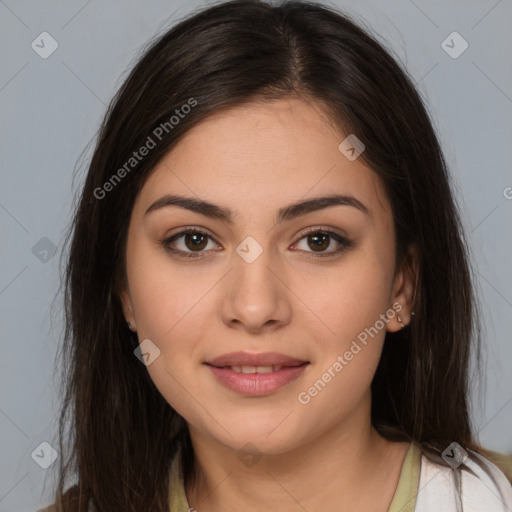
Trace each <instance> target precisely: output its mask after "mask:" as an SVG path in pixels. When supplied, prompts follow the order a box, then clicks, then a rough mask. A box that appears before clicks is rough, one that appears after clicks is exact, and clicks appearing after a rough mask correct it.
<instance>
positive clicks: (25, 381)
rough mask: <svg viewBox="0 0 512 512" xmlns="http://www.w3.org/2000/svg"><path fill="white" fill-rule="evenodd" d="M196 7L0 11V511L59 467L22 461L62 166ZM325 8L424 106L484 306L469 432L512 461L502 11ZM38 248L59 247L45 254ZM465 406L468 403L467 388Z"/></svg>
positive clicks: (37, 389)
mask: <svg viewBox="0 0 512 512" xmlns="http://www.w3.org/2000/svg"><path fill="white" fill-rule="evenodd" d="M206 5H207V3H206V2H197V1H195V2H190V1H187V2H178V1H176V0H172V1H164V0H152V1H146V2H142V0H139V1H136V0H127V1H126V0H125V1H124V2H121V1H120V0H115V1H113V0H109V1H108V2H106V1H104V2H101V3H100V2H98V1H97V0H96V1H95V0H89V1H83V0H76V1H68V2H66V3H65V5H64V3H63V2H56V1H44V2H41V1H35V0H31V1H15V0H5V1H3V0H0V43H1V50H0V52H1V53H0V55H1V57H0V58H1V65H0V109H1V124H0V127H1V134H0V144H1V147H0V149H1V151H0V162H1V184H2V186H1V189H0V226H1V233H2V240H3V243H2V246H1V247H2V249H1V258H2V259H1V266H0V315H1V322H2V323H1V326H2V328H1V340H2V352H3V357H2V358H1V359H0V375H1V378H2V386H1V388H0V433H1V435H0V454H1V455H0V512H6V511H9V512H14V511H32V510H35V509H36V508H37V507H39V506H42V505H44V504H48V503H49V502H50V498H49V494H48V493H49V491H50V486H51V482H52V480H51V478H52V476H51V475H52V469H53V468H55V466H56V465H57V464H54V465H53V466H51V467H50V469H47V470H44V469H42V468H40V467H39V465H37V464H36V463H35V462H34V460H33V459H32V457H31V454H32V453H33V452H34V450H36V448H37V447H38V446H39V445H40V443H41V442H43V441H47V442H49V443H50V444H53V445H54V446H56V445H55V442H54V441H55V434H56V420H57V410H58V409H57V406H58V398H59V394H58V392H57V390H56V387H55V386H56V385H57V384H58V383H57V382H56V380H57V379H56V378H54V376H53V370H54V368H53V366H54V357H55V353H56V348H57V343H58V341H59V338H60V336H61V329H62V322H61V317H60V310H61V308H60V304H57V306H56V310H57V314H56V317H55V319H54V321H53V322H52V321H51V315H50V313H51V310H50V306H51V303H52V299H53V298H54V296H55V294H56V293H57V290H58V286H59V265H58V258H59V256H60V250H61V248H62V242H63V235H64V229H65V228H66V227H67V224H68V220H69V215H70V206H71V199H72V192H73V191H74V188H73V182H72V173H73V168H74V167H75V165H76V163H77V159H78V157H79V155H80V153H81V152H82V150H83V149H84V148H85V147H86V145H87V143H88V142H89V141H90V139H91V138H92V137H93V136H94V135H95V133H96V130H97V129H98V127H99V123H100V121H101V119H102V116H103V113H104V111H105V106H106V104H107V103H108V101H109V100H110V98H111V97H112V95H113V94H114V92H115V91H116V89H117V87H118V86H119V85H120V84H121V78H122V75H123V73H124V72H125V71H126V69H127V68H128V67H129V66H130V64H132V63H133V59H134V58H135V57H136V56H137V54H138V51H139V50H140V49H141V48H142V46H143V44H144V43H145V42H146V41H147V40H148V39H149V38H150V37H152V36H153V35H154V34H155V33H156V32H158V31H162V30H163V29H165V28H166V27H168V26H169V25H170V24H171V23H172V22H173V21H174V20H177V19H178V18H181V17H183V16H186V15H187V14H188V13H189V12H190V11H191V10H192V9H194V8H196V7H200V6H206ZM332 5H336V6H339V7H341V8H343V9H346V10H347V11H348V12H350V13H353V14H355V15H356V17H358V18H360V19H361V20H366V23H367V24H368V26H369V27H371V29H372V30H373V31H374V32H376V33H377V34H378V35H379V37H380V38H381V40H384V41H385V42H387V43H386V44H387V46H388V47H391V48H392V49H393V50H394V52H395V53H396V55H397V56H398V57H399V58H400V59H401V60H402V62H404V64H405V66H406V67H407V69H408V70H409V72H410V73H411V75H412V76H413V77H414V79H415V81H416V82H417V84H418V87H419V88H420V91H421V93H422V94H423V95H424V96H425V98H426V99H427V102H428V104H429V105H430V109H431V112H432V117H433V120H434V123H435V125H436V128H437V130H438V132H439V134H440V137H441V140H442V144H443V147H444V150H445V152H446V157H447V160H448V163H449V165H450V168H451V170H452V173H453V181H454V186H455V188H456V193H457V197H458V201H459V202H460V206H461V210H462V215H463V218H464V224H465V227H466V229H467V231H468V233H469V234H470V236H469V239H470V242H471V246H472V250H473V254H474V262H475V266H476V268H477V271H478V273H477V276H478V282H477V283H476V284H477V286H478V287H479V290H480V293H481V297H482V314H483V317H484V320H485V328H486V331H485V334H486V368H487V371H486V381H487V383H486V387H485V389H484V390H483V393H482V398H483V400H482V403H483V405H482V407H479V408H477V409H476V410H475V415H474V421H475V424H476V426H477V430H478V431H479V437H480V441H481V442H482V443H483V444H484V445H485V446H487V447H488V448H490V449H494V450H499V451H503V452H508V453H512V435H511V432H512V429H511V424H512V374H511V371H510V363H511V362H512V344H511V343H510V332H511V330H512V315H511V312H512V266H511V265H510V261H511V260H512V244H511V236H510V231H511V229H510V226H512V189H511V188H507V187H512V173H511V172H510V169H511V163H512V143H511V141H512V123H511V119H512V117H511V115H512V59H511V58H510V50H511V49H512V32H511V31H510V26H511V23H512V1H511V0H500V1H495V0H480V1H454V0H451V1H446V0H435V1H430V2H428V3H427V2H421V3H420V2H419V0H416V1H415V2H413V1H412V0H393V1H389V0H388V1H387V2H385V4H383V2H379V1H377V0H373V1H358V2H348V1H338V2H332ZM43 31H46V32H48V33H50V34H51V36H52V37H53V38H54V39H55V40H56V41H57V42H58V49H57V50H56V51H55V52H54V53H53V54H52V55H51V56H50V57H48V58H47V59H43V58H41V57H40V56H39V55H38V54H37V53H36V52H35V51H34V50H33V49H32V47H31V43H32V41H34V40H36V38H37V37H38V36H39V34H41V32H43ZM453 31H457V32H459V33H460V34H461V36H462V37H463V38H464V39H465V40H466V41H467V42H468V44H469V47H468V49H467V50H466V51H465V52H464V53H462V54H461V55H460V56H459V57H458V58H456V59H454V58H452V57H450V56H449V55H448V54H447V53H446V51H445V50H444V49H443V47H442V46H441V43H442V41H443V40H445V39H446V37H447V36H448V35H449V34H451V33H452V32H453ZM37 41H40V39H37V40H36V42H37ZM448 41H449V39H448ZM448 44H450V45H452V43H451V42H450V43H448ZM453 45H454V47H455V50H456V49H458V48H460V44H459V42H457V41H456V42H454V43H453ZM46 47H47V48H48V46H47V45H46ZM88 155H90V152H89V153H86V158H87V156H88ZM80 180H81V178H80V179H79V180H77V181H76V182H75V184H74V186H75V188H76V186H78V185H79V184H80ZM41 239H43V241H41ZM46 239H48V240H46ZM36 244H37V245H36ZM51 244H55V246H57V252H56V253H55V255H54V256H53V257H52V252H51V248H52V245H51ZM34 246H35V249H33V248H34ZM45 250H46V251H47V252H44V251H45ZM507 262H509V263H508V264H507ZM473 398H474V401H475V403H476V402H477V398H478V394H477V393H476V392H475V394H474V396H473ZM45 479H46V487H44V486H43V484H44V482H45Z"/></svg>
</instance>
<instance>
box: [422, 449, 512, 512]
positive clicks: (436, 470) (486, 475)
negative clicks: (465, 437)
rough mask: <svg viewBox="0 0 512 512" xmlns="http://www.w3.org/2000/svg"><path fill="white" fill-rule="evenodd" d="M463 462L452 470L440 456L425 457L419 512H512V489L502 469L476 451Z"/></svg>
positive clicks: (425, 454)
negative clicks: (441, 511)
mask: <svg viewBox="0 0 512 512" xmlns="http://www.w3.org/2000/svg"><path fill="white" fill-rule="evenodd" d="M459 460H460V461H461V462H460V463H459V465H456V464H454V465H455V466H456V467H451V466H450V465H449V464H448V463H447V462H445V461H444V460H443V459H442V458H441V457H439V456H437V457H436V456H434V455H431V454H430V453H426V452H425V451H424V452H423V453H422V456H421V468H420V479H419V486H418V494H417V501H416V509H415V511H416V512H427V511H430V510H444V511H446V512H449V511H454V512H458V511H462V510H464V512H482V511H489V512H490V511H492V512H508V511H510V510H512V485H511V483H510V482H509V480H508V479H507V477H506V476H505V474H504V473H503V471H501V469H499V468H498V467H497V466H496V465H495V464H494V463H493V462H491V461H490V460H489V459H488V458H486V457H484V456H482V455H481V454H479V453H477V452H475V451H473V450H468V451H467V452H464V454H462V455H461V457H460V459H459Z"/></svg>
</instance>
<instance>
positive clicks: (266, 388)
mask: <svg viewBox="0 0 512 512" xmlns="http://www.w3.org/2000/svg"><path fill="white" fill-rule="evenodd" d="M205 364H206V365H207V366H208V368H209V369H210V370H211V371H212V373H213V374H214V376H215V377H216V378H217V379H218V380H219V381H220V383H221V384H223V385H224V386H226V387H227V388H229V389H231V390H232V391H235V392H237V393H241V394H243V395H248V396H262V395H266V394H269V393H272V392H273V391H276V390H277V389H279V388H280V387H281V386H284V385H285V384H287V383H288V382H291V381H292V380H294V379H296V378H297V377H299V376H300V375H301V374H302V373H303V372H304V370H305V369H306V366H307V365H308V364H309V361H302V360H299V359H295V358H293V357H289V356H286V355H284V354H279V353H277V352H265V353H263V354H250V353H248V352H232V353H230V354H224V355H222V356H220V357H216V358H214V359H211V360H209V361H207V362H206V363H205ZM232 366H238V367H240V366H256V367H258V366H282V368H280V369H278V370H274V371H272V372H270V373H241V372H237V371H234V370H232V369H231V368H230V367H232Z"/></svg>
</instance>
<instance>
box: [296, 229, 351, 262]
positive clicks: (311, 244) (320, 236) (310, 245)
mask: <svg viewBox="0 0 512 512" xmlns="http://www.w3.org/2000/svg"><path fill="white" fill-rule="evenodd" d="M302 240H305V241H306V243H305V245H306V247H304V245H303V248H301V247H300V244H301V243H302V242H301V241H302ZM333 241H334V244H333ZM336 244H337V245H338V247H337V248H335V249H332V250H329V251H328V250H326V249H327V248H328V247H331V245H334V246H336ZM295 245H296V246H298V247H299V249H301V250H303V251H304V252H306V253H310V255H309V256H308V257H309V258H327V257H329V256H336V255H337V254H339V253H341V252H343V251H346V250H347V249H349V248H350V247H353V245H354V242H352V241H351V240H349V239H348V238H345V237H344V236H341V235H339V234H338V233H335V232H333V231H328V230H326V231H324V230H319V229H316V230H314V231H313V230H311V231H309V232H308V233H306V234H305V235H304V236H303V237H302V238H301V239H300V240H299V242H297V243H296V244H295ZM308 249H310V250H308ZM315 253H316V254H315Z"/></svg>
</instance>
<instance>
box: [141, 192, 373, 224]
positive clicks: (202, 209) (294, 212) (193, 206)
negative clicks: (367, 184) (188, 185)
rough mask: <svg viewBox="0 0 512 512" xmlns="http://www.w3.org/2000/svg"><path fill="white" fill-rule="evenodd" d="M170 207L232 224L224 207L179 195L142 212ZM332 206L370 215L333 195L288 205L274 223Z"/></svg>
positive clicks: (360, 205)
mask: <svg viewBox="0 0 512 512" xmlns="http://www.w3.org/2000/svg"><path fill="white" fill-rule="evenodd" d="M170 206H177V207H179V208H184V209H186V210H190V211H193V212H196V213H199V214H200V215H204V216H205V217H210V218H212V219H218V220H221V221H223V222H226V223H228V224H233V219H234V217H235V216H234V214H233V212H232V211H231V210H230V209H229V208H226V207H223V206H219V205H216V204H213V203H210V202H208V201H205V200H203V199H197V198H194V197H186V196H179V195H165V196H163V197H161V198H160V199H157V200H156V201H155V202H154V203H152V204H151V206H150V207H149V208H148V209H147V210H146V211H145V212H144V215H147V214H149V213H151V212H154V211H156V210H160V209H162V208H167V207H170ZM332 206H350V207H352V208H356V209H358V210H359V211H361V212H363V213H364V214H365V215H370V212H369V210H368V208H367V207H366V206H365V205H364V204H363V203H362V202H361V201H359V200H358V199H356V198H355V197H352V196H347V195H339V194H333V195H329V196H321V197H314V198H312V199H306V200H304V201H298V202H296V203H292V204H289V205H288V206H285V207H283V208H280V209H279V211H278V214H277V220H276V223H279V222H283V221H287V220H292V219H295V218H297V217H299V216H301V215H305V214H307V213H311V212H314V211H317V210H323V209H324V208H329V207H332Z"/></svg>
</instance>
